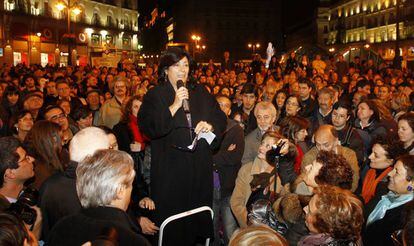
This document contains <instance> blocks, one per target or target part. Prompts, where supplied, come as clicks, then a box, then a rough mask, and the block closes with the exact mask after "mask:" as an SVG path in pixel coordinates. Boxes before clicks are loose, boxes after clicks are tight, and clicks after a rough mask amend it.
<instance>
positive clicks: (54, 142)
mask: <svg viewBox="0 0 414 246" xmlns="http://www.w3.org/2000/svg"><path fill="white" fill-rule="evenodd" d="M25 146H26V149H27V152H28V153H29V154H30V156H33V158H34V159H35V163H34V164H35V165H34V166H35V169H34V171H35V177H36V178H35V181H34V187H35V188H36V189H38V190H39V189H40V187H41V185H42V184H43V182H44V181H45V180H46V179H47V178H48V177H50V176H51V175H52V174H53V173H55V172H59V171H63V169H64V166H65V165H66V164H67V163H68V162H69V154H68V153H67V151H66V152H65V153H63V152H62V151H63V148H62V146H63V142H62V138H61V129H60V126H59V125H58V124H57V123H53V122H50V121H46V120H40V121H37V122H36V123H35V124H34V126H33V128H32V130H31V131H30V133H29V135H28V137H27V139H26V141H25ZM63 158H65V159H66V160H63Z"/></svg>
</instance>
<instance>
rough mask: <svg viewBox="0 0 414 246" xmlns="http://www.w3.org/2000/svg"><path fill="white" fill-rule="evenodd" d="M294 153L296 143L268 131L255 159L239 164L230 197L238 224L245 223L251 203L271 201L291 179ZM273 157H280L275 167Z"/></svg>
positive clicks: (293, 175) (245, 225) (243, 224)
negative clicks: (276, 151) (240, 165)
mask: <svg viewBox="0 0 414 246" xmlns="http://www.w3.org/2000/svg"><path fill="white" fill-rule="evenodd" d="M275 145H277V146H278V147H277V148H278V153H277V154H276V153H273V152H274V150H275V149H274V146H275ZM268 152H270V153H268ZM272 153H273V154H272ZM269 154H270V155H269ZM295 156H296V149H295V146H294V145H293V144H291V143H289V140H287V139H284V138H283V136H281V135H280V134H279V133H278V132H273V131H269V132H266V133H265V134H264V135H263V137H262V142H261V144H260V146H259V150H258V152H257V156H256V158H255V159H254V161H252V162H249V163H247V164H245V165H243V166H242V167H241V168H240V170H239V173H238V175H237V179H236V186H235V188H234V190H233V194H232V195H231V198H230V206H231V210H232V211H233V213H234V215H235V217H236V219H237V221H238V222H239V225H240V227H241V228H245V227H247V211H248V208H249V207H250V205H251V204H253V203H254V202H255V201H257V200H259V199H265V200H269V201H274V200H275V198H276V197H277V195H278V194H280V193H281V192H282V191H283V189H284V187H283V185H285V184H287V183H290V182H293V181H294V179H295V178H296V175H295V173H294V171H293V161H294V159H295ZM269 157H271V158H270V159H273V160H270V159H269ZM276 157H277V158H280V159H279V162H278V163H277V164H278V165H279V166H278V167H275V163H274V160H275V158H276ZM275 177H276V178H275Z"/></svg>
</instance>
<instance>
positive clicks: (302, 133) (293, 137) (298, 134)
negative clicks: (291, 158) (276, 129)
mask: <svg viewBox="0 0 414 246" xmlns="http://www.w3.org/2000/svg"><path fill="white" fill-rule="evenodd" d="M309 124H310V123H309V121H308V120H307V119H305V118H302V117H300V116H290V117H287V118H285V119H284V120H283V121H282V123H281V124H280V132H281V133H282V135H283V136H285V137H287V138H288V139H289V141H290V142H292V143H294V144H295V145H296V150H297V152H298V155H297V156H296V158H295V166H294V167H295V172H296V174H298V175H299V174H300V167H301V164H302V159H303V155H304V153H306V152H307V151H308V146H307V144H306V142H305V139H306V137H307V136H308V130H307V129H308V128H309Z"/></svg>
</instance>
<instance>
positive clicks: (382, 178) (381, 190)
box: [361, 139, 405, 216]
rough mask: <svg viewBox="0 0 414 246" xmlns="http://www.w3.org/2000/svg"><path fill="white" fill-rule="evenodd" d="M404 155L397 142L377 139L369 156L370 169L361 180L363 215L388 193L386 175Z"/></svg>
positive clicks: (401, 147) (367, 213)
mask: <svg viewBox="0 0 414 246" xmlns="http://www.w3.org/2000/svg"><path fill="white" fill-rule="evenodd" d="M403 153H405V151H404V148H403V146H402V144H401V143H399V142H398V140H394V139H377V140H376V141H375V143H374V144H373V146H372V153H371V155H370V156H369V160H370V162H369V167H370V169H369V170H368V171H367V172H366V174H365V177H363V178H362V180H363V182H362V191H361V196H362V198H363V201H364V203H365V215H366V216H368V215H369V214H370V213H371V211H372V210H373V209H374V206H375V205H376V204H377V203H378V201H379V200H380V199H381V196H382V195H385V194H386V193H388V188H387V183H388V173H389V172H391V170H392V168H393V166H394V163H395V161H396V160H397V158H398V157H399V156H400V155H402V154H403Z"/></svg>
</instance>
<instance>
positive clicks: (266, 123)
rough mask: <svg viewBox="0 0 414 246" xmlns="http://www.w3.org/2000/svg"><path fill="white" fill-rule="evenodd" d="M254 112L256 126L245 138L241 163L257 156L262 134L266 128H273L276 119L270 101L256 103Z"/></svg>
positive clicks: (273, 107)
mask: <svg viewBox="0 0 414 246" xmlns="http://www.w3.org/2000/svg"><path fill="white" fill-rule="evenodd" d="M254 114H255V116H256V119H257V128H256V129H254V130H253V131H252V132H251V133H249V135H247V136H246V138H245V147H244V153H243V158H242V164H246V163H248V162H251V161H253V160H254V158H255V157H256V156H257V150H258V149H259V146H260V143H261V141H262V136H263V134H264V133H265V132H266V131H268V130H275V126H274V123H275V122H276V119H277V111H276V108H275V106H273V104H271V103H270V102H260V103H258V104H257V105H256V107H255V109H254Z"/></svg>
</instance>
